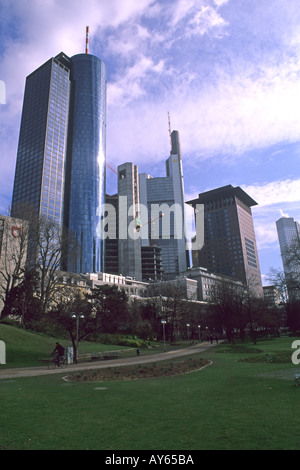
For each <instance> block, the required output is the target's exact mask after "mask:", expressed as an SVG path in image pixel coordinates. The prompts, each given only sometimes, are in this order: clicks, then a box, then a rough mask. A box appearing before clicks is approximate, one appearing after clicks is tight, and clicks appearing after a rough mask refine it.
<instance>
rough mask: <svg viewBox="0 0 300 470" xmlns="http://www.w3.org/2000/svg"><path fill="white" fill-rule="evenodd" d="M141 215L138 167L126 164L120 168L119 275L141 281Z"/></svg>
mask: <svg viewBox="0 0 300 470" xmlns="http://www.w3.org/2000/svg"><path fill="white" fill-rule="evenodd" d="M139 214H140V192H139V177H138V167H137V166H136V165H134V164H133V163H124V164H123V165H120V166H119V167H118V220H119V230H118V262H119V273H122V274H123V275H125V276H131V277H133V278H135V279H136V280H138V281H141V280H142V258H141V256H142V255H141V238H140V236H139V234H138V232H137V231H138V229H139V226H138V222H137V218H139Z"/></svg>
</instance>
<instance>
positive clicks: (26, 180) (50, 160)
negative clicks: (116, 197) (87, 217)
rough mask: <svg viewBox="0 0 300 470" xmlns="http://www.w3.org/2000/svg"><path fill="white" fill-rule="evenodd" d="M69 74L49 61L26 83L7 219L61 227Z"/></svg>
mask: <svg viewBox="0 0 300 470" xmlns="http://www.w3.org/2000/svg"><path fill="white" fill-rule="evenodd" d="M69 93H70V71H69V69H68V68H66V67H65V66H63V65H62V64H60V63H59V62H58V60H57V59H54V58H53V59H50V60H49V61H48V62H46V63H45V64H44V65H43V66H41V67H40V68H39V69H37V70H36V71H35V72H33V73H32V74H31V75H29V76H28V77H27V79H26V87H25V95H24V102H23V112H22V120H21V129H20V137H19V146H18V156H17V164H16V172H15V180H14V190H13V199H12V215H13V216H14V217H22V216H23V214H24V210H26V211H28V210H29V211H33V212H34V213H35V214H36V215H45V216H47V217H50V218H51V219H53V220H55V222H57V223H59V224H61V223H62V214H63V195H64V166H65V155H66V144H67V132H68V114H69Z"/></svg>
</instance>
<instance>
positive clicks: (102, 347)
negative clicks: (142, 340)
mask: <svg viewBox="0 0 300 470" xmlns="http://www.w3.org/2000/svg"><path fill="white" fill-rule="evenodd" d="M0 340H2V341H4V342H5V345H6V365H5V366H4V365H0V367H6V368H11V367H33V366H41V365H42V363H41V361H40V359H42V358H47V357H50V354H51V352H52V351H53V349H54V348H55V343H56V341H59V342H60V343H61V344H62V345H63V346H64V347H67V346H72V344H71V341H68V340H60V339H59V340H58V339H57V338H51V337H49V336H46V335H43V334H37V333H31V332H28V331H26V330H23V329H22V328H14V327H12V326H9V325H5V324H1V323H0ZM78 349H79V354H88V353H93V352H100V351H109V350H115V349H118V350H124V352H125V351H130V350H131V349H132V348H129V347H125V346H116V345H113V344H101V343H92V342H88V341H82V342H79V347H78ZM134 352H135V351H134Z"/></svg>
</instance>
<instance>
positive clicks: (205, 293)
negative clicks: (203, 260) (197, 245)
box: [184, 267, 244, 302]
mask: <svg viewBox="0 0 300 470" xmlns="http://www.w3.org/2000/svg"><path fill="white" fill-rule="evenodd" d="M184 275H185V276H186V277H187V278H190V279H194V280H195V281H197V287H198V296H197V298H198V300H199V301H203V302H213V301H214V298H215V295H216V290H217V288H218V286H219V285H221V284H223V283H226V284H229V285H230V286H233V287H237V288H243V287H244V284H243V283H242V282H241V281H238V280H236V279H233V278H232V277H228V276H224V275H222V274H216V273H213V272H210V271H208V270H207V269H206V268H201V267H199V268H192V269H189V270H188V271H187V272H186V273H184Z"/></svg>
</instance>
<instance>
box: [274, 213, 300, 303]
mask: <svg viewBox="0 0 300 470" xmlns="http://www.w3.org/2000/svg"><path fill="white" fill-rule="evenodd" d="M276 228H277V234H278V240H279V246H280V252H281V259H282V264H283V270H284V274H285V278H286V282H287V289H288V295H289V298H290V300H294V299H299V297H300V296H299V292H298V291H299V279H300V266H299V261H298V257H297V256H296V257H293V255H292V256H291V253H290V252H289V251H290V250H294V249H295V247H296V246H298V248H297V249H298V250H299V244H300V224H299V222H296V221H295V220H294V219H293V218H292V217H281V218H280V219H279V220H277V221H276ZM293 258H294V259H293ZM295 287H296V288H295Z"/></svg>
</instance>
